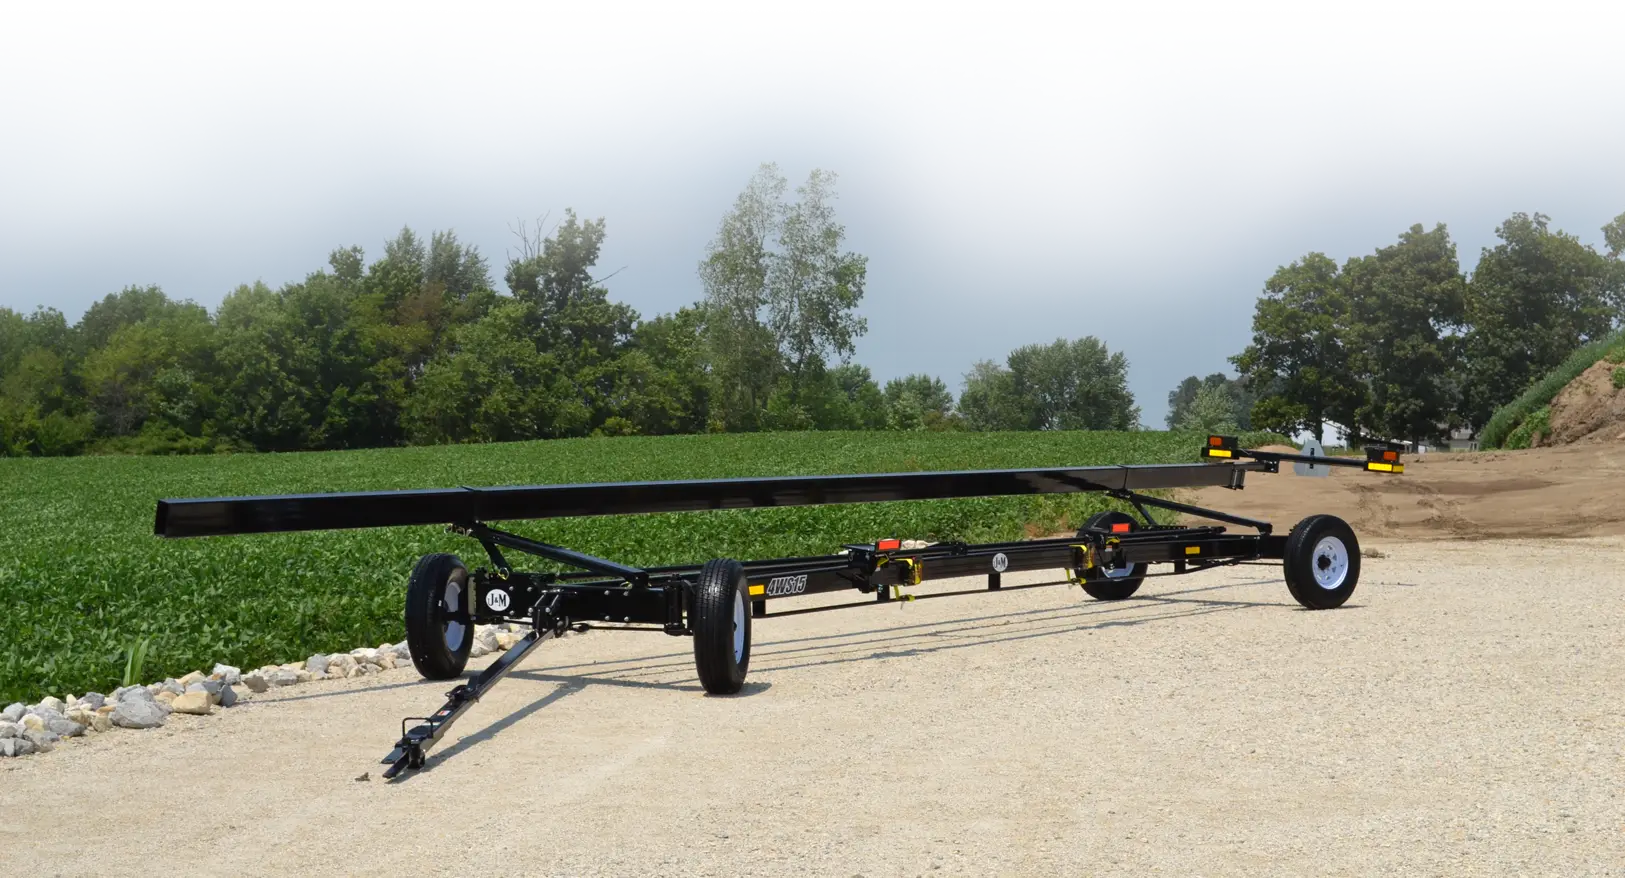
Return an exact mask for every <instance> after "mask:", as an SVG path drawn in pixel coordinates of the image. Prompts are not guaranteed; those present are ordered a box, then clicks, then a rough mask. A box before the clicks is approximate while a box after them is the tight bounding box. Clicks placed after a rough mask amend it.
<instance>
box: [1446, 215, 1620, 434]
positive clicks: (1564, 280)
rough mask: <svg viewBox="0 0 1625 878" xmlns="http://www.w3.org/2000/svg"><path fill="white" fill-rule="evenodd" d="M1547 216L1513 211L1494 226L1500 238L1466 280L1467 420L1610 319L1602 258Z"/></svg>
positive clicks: (1485, 412)
mask: <svg viewBox="0 0 1625 878" xmlns="http://www.w3.org/2000/svg"><path fill="white" fill-rule="evenodd" d="M1548 222H1549V218H1548V217H1546V216H1544V215H1542V214H1538V213H1537V214H1533V215H1531V214H1524V213H1517V214H1513V215H1512V216H1511V217H1510V218H1509V219H1507V220H1506V222H1503V223H1502V224H1501V225H1500V226H1499V227H1498V228H1497V229H1496V232H1495V233H1496V235H1497V236H1498V237H1499V238H1500V239H1501V243H1500V244H1497V245H1496V246H1494V247H1489V248H1486V249H1485V250H1484V252H1483V255H1482V256H1480V257H1479V261H1478V266H1477V267H1476V268H1475V269H1474V270H1473V274H1472V277H1471V279H1470V280H1469V282H1468V284H1467V291H1466V317H1467V321H1468V323H1469V324H1470V325H1471V327H1472V328H1471V329H1470V330H1469V331H1468V333H1467V335H1466V339H1465V345H1466V361H1467V368H1466V386H1465V388H1464V390H1465V392H1464V394H1463V397H1464V399H1463V404H1462V411H1463V414H1464V416H1465V419H1466V421H1467V422H1468V423H1469V424H1470V425H1472V426H1473V427H1474V428H1477V427H1480V426H1483V424H1484V423H1485V422H1486V421H1488V420H1489V417H1490V415H1491V414H1493V413H1494V411H1495V410H1496V409H1497V408H1498V407H1500V406H1502V405H1504V404H1505V403H1507V402H1509V401H1511V400H1512V399H1513V398H1514V397H1516V396H1517V395H1518V394H1519V393H1521V392H1522V391H1523V389H1524V388H1525V387H1527V386H1528V385H1529V384H1530V382H1532V381H1534V380H1536V379H1537V378H1539V377H1540V376H1541V375H1544V374H1545V373H1546V372H1548V371H1550V370H1551V369H1552V368H1554V367H1555V366H1556V365H1557V364H1558V363H1559V362H1561V361H1562V360H1563V358H1564V357H1566V356H1568V354H1569V352H1570V351H1573V350H1574V349H1575V348H1577V347H1579V346H1580V345H1582V344H1584V343H1585V342H1587V341H1589V340H1591V339H1595V338H1597V337H1599V336H1602V335H1604V334H1606V333H1607V332H1608V331H1609V330H1610V329H1612V327H1613V325H1614V319H1615V316H1616V312H1615V311H1614V309H1613V308H1611V307H1610V303H1609V302H1608V301H1607V296H1606V292H1607V289H1608V282H1609V279H1610V278H1611V277H1612V272H1613V269H1612V267H1611V266H1610V264H1609V261H1608V260H1607V259H1606V258H1605V257H1604V256H1603V255H1602V254H1600V253H1598V252H1596V251H1595V250H1593V249H1592V248H1591V247H1589V246H1587V245H1586V244H1583V243H1581V242H1580V240H1579V239H1577V238H1575V237H1574V236H1573V235H1569V234H1566V233H1564V232H1562V231H1555V230H1552V229H1550V228H1549V227H1548ZM1621 240H1625V238H1622V239H1621ZM1614 243H1615V241H1614V240H1610V242H1609V245H1610V247H1612V246H1613V244H1614Z"/></svg>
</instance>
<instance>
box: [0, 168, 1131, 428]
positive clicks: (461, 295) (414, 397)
mask: <svg viewBox="0 0 1625 878" xmlns="http://www.w3.org/2000/svg"><path fill="white" fill-rule="evenodd" d="M835 181H836V178H835V175H834V174H831V173H828V172H825V171H814V172H812V174H810V175H809V176H808V178H807V179H806V181H805V182H804V183H803V184H802V185H800V186H798V187H796V188H795V189H794V191H793V192H792V191H791V190H790V188H789V184H788V182H787V181H786V180H785V178H784V177H783V175H782V174H781V173H780V172H779V170H778V169H777V168H776V167H775V166H773V165H771V164H767V165H763V166H762V167H761V168H760V169H759V170H758V171H757V173H756V174H755V176H754V177H752V179H751V180H750V182H749V184H748V185H747V186H746V187H745V189H744V191H743V192H741V193H740V195H739V197H738V198H737V199H736V201H735V202H734V204H733V206H732V207H731V208H730V209H729V211H728V212H727V213H726V215H725V216H724V217H723V219H722V221H721V223H720V224H719V226H718V230H717V234H716V236H715V237H714V238H713V240H712V241H711V242H710V244H709V245H708V247H707V248H706V251H705V253H704V254H703V257H702V259H701V260H700V262H699V275H700V279H701V282H702V287H703V289H704V296H703V298H702V299H701V300H700V301H698V302H695V303H694V304H693V305H691V306H688V307H684V308H680V309H678V310H677V311H676V312H674V313H670V314H661V315H658V316H656V317H653V318H651V319H644V318H642V317H641V316H640V315H639V314H638V312H637V311H636V310H634V309H633V308H631V307H629V306H628V305H626V304H625V303H622V302H617V301H615V300H613V299H612V298H611V297H610V293H609V289H608V286H607V281H608V280H609V278H608V277H606V276H601V275H600V274H599V273H598V260H599V254H600V251H601V249H602V247H603V243H604V240H605V236H606V233H607V226H606V223H605V221H604V220H603V219H602V218H599V219H583V218H581V217H578V216H577V215H576V214H575V213H574V212H573V211H568V210H567V211H565V213H564V216H563V218H562V220H560V221H559V222H557V223H556V224H555V225H554V226H553V227H552V228H551V229H548V228H546V227H545V226H544V225H542V224H537V225H536V226H534V227H532V226H526V225H524V224H521V225H520V227H519V228H518V229H517V230H516V234H517V235H518V238H519V244H518V246H517V250H516V252H512V253H510V254H509V255H508V257H507V260H506V265H505V266H504V270H503V274H502V283H503V286H505V287H506V291H504V292H499V291H497V290H496V289H495V284H494V283H493V280H492V277H491V267H490V265H489V263H488V262H487V260H486V258H485V256H484V255H482V254H481V253H480V252H479V250H478V248H476V247H474V246H471V245H468V244H465V243H463V242H461V241H459V240H458V238H457V235H456V233H455V232H452V231H440V232H434V233H432V234H431V235H430V236H429V237H428V238H427V239H425V238H423V237H422V236H420V235H418V234H417V233H415V232H414V231H412V230H411V229H410V228H406V229H402V230H401V232H400V233H399V234H398V235H397V236H395V237H394V238H393V239H392V240H390V241H388V242H387V243H386V244H385V245H384V248H383V252H382V254H381V255H380V256H379V257H378V258H376V259H374V260H372V261H370V262H369V261H368V259H367V254H366V253H365V252H364V251H363V250H362V248H360V247H347V248H341V249H337V250H334V251H333V252H332V253H331V254H330V255H329V257H328V261H327V266H326V267H325V268H323V269H321V270H318V271H315V272H312V273H311V274H310V275H308V276H307V277H306V278H304V279H303V280H301V281H298V282H294V283H288V284H285V285H283V286H282V287H281V288H279V289H272V288H270V287H268V286H267V285H265V284H263V283H254V284H245V285H242V286H239V287H238V288H236V289H235V290H233V291H231V292H230V293H228V294H227V295H226V296H225V298H224V300H223V301H222V302H221V304H220V306H219V307H218V308H216V309H215V310H214V311H213V312H212V313H211V312H210V311H209V310H208V309H207V308H204V307H203V306H201V305H197V304H195V303H192V302H190V301H176V300H174V299H171V298H170V297H169V296H168V295H167V294H165V293H164V291H163V290H162V289H160V288H159V287H156V286H131V287H127V288H125V289H124V290H121V291H120V292H117V293H113V294H110V295H108V296H106V297H105V298H103V299H102V300H101V301H99V302H96V303H95V304H93V305H92V306H91V307H90V308H89V309H88V310H87V311H86V312H85V314H84V315H83V316H82V317H81V318H80V319H79V320H78V321H77V322H75V323H72V324H70V323H69V322H68V321H67V320H66V318H65V317H64V315H63V314H62V313H61V312H60V311H57V310H55V309H51V308H40V309H38V310H36V311H35V312H34V313H32V314H28V315H23V314H19V313H17V312H15V311H12V310H9V309H4V308H0V454H5V455H12V456H20V455H66V454H77V453H85V452H104V453H198V452H214V451H296V450H317V449H340V448H364V447H378V446H390V445H405V444H435V443H455V442H495V441H508V440H521V439H538V438H556V437H566V436H587V435H631V434H645V435H660V434H671V433H699V432H721V431H753V430H807V429H821V430H827V429H846V430H881V429H889V430H959V429H965V430H1016V429H1032V430H1037V429H1133V428H1134V427H1135V426H1137V424H1138V421H1139V409H1138V408H1137V407H1136V406H1135V404H1134V398H1133V395H1132V394H1130V393H1129V391H1128V389H1127V372H1128V363H1127V361H1126V359H1125V358H1124V357H1123V355H1122V354H1121V353H1112V352H1111V351H1109V350H1107V348H1106V346H1105V345H1104V344H1102V343H1101V342H1100V341H1099V340H1098V339H1095V338H1093V337H1087V338H1082V339H1073V340H1068V339H1058V340H1056V341H1055V342H1053V343H1050V344H1034V345H1029V346H1026V347H1022V348H1019V349H1017V350H1015V351H1013V352H1011V353H1010V355H1009V356H1008V357H1007V358H1006V361H1005V362H1004V363H995V362H990V361H989V362H981V363H977V364H975V365H974V366H973V367H972V369H971V371H970V373H969V374H967V375H966V376H965V379H964V383H963V387H962V390H961V393H960V394H959V396H958V399H957V400H956V398H955V395H954V393H953V392H952V391H951V390H950V389H949V388H948V386H947V385H946V383H944V382H943V381H942V380H941V379H940V378H937V377H934V376H930V375H925V374H915V375H908V376H905V377H902V378H896V379H892V380H890V381H887V382H886V383H885V384H884V385H881V384H880V383H879V382H877V381H875V379H874V378H873V376H872V373H871V372H870V371H869V369H867V368H865V367H863V366H862V365H859V364H857V363H854V362H852V361H851V356H852V354H853V350H854V343H855V341H856V340H857V339H858V338H860V337H861V336H862V335H863V334H864V333H865V332H866V330H867V326H866V324H865V322H864V320H863V318H862V317H861V316H860V315H859V314H858V313H857V309H858V306H859V304H860V303H861V301H862V299H863V296H864V293H865V282H866V278H867V260H866V259H865V257H863V256H862V255H860V254H857V253H854V252H851V251H850V250H847V249H846V248H845V229H844V227H843V226H842V225H841V224H840V222H839V221H838V219H837V217H836V215H835V210H834V201H835V197H836V196H835Z"/></svg>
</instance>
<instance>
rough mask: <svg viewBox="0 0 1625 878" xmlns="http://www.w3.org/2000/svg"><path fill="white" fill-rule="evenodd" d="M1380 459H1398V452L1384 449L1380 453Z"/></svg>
mask: <svg viewBox="0 0 1625 878" xmlns="http://www.w3.org/2000/svg"><path fill="white" fill-rule="evenodd" d="M1382 459H1383V460H1398V459H1399V452H1397V451H1384V452H1383V453H1382Z"/></svg>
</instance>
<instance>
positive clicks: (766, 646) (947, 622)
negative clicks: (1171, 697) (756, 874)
mask: <svg viewBox="0 0 1625 878" xmlns="http://www.w3.org/2000/svg"><path fill="white" fill-rule="evenodd" d="M1275 582H1277V580H1274V579H1268V580H1249V581H1247V582H1233V583H1224V584H1222V585H1211V586H1203V587H1200V588H1189V589H1182V590H1180V591H1172V592H1164V593H1162V594H1157V595H1143V596H1136V597H1134V598H1130V599H1129V600H1125V601H1110V602H1106V601H1101V602H1090V603H1087V604H1083V605H1080V606H1079V607H1077V608H1057V607H1047V608H1042V609H1033V610H1021V611H1017V612H1013V613H997V614H989V615H983V616H966V617H961V618H958V619H944V620H940V621H933V622H920V623H915V624H910V625H891V626H886V627H880V628H868V629H862V630H858V631H849V632H841V633H836V634H821V635H815V636H811V637H801V638H792V639H788V640H777V641H758V643H757V644H756V645H755V646H754V648H753V649H752V655H751V660H752V661H751V670H752V671H753V672H770V671H786V670H795V669H798V668H810V667H822V666H828V665H837V664H846V663H850V662H857V661H869V660H874V659H886V658H904V657H908V656H916V655H926V654H929V653H933V652H941V651H945V650H949V649H960V648H963V647H971V646H983V645H987V644H993V643H1003V642H1013V641H1019V640H1030V639H1033V638H1038V637H1051V636H1055V635H1060V634H1067V633H1071V632H1077V631H1085V632H1087V631H1092V630H1103V629H1107V628H1124V627H1133V626H1136V625H1144V624H1150V623H1156V622H1167V621H1173V620H1177V619H1183V618H1191V617H1195V616H1205V615H1208V614H1211V613H1218V612H1227V611H1234V610H1241V609H1251V608H1269V609H1279V608H1284V604H1283V603H1264V602H1258V601H1239V600H1224V599H1220V598H1215V597H1192V596H1193V595H1202V594H1205V593H1207V592H1213V591H1221V590H1225V589H1232V588H1238V587H1241V586H1248V585H1269V584H1272V583H1275ZM1058 584H1060V582H1055V583H1038V584H1034V585H1030V586H1021V587H1023V588H1032V587H1037V586H1039V585H1058ZM922 597H925V596H922ZM893 606H899V607H906V606H907V604H900V605H893ZM1151 607H1156V608H1158V609H1160V610H1162V611H1161V612H1152V613H1150V614H1145V613H1144V611H1145V610H1147V609H1148V608H1151ZM1137 610H1138V611H1141V614H1140V615H1129V614H1133V613H1134V612H1135V611H1137ZM903 612H906V610H903ZM1080 622H1082V624H1080ZM995 626H996V627H997V630H989V629H990V628H993V627H995ZM877 635H878V636H877ZM944 638H946V639H950V640H952V641H953V642H951V643H942V642H941V639H944ZM606 665H607V666H610V667H606ZM615 665H628V666H630V667H621V668H616V667H613V666H615ZM589 667H590V668H592V669H594V670H595V671H597V672H598V673H597V674H592V675H582V676H578V677H565V676H550V675H549V674H548V673H547V672H549V671H565V670H574V669H580V668H589ZM692 667H693V660H692V657H691V656H690V655H689V654H688V653H687V652H680V653H663V654H660V655H653V656H642V657H633V658H627V659H617V660H613V661H600V662H597V663H595V664H592V665H561V666H557V667H551V668H543V669H540V670H539V671H527V672H523V673H525V674H527V675H535V676H536V677H537V678H539V679H558V680H569V679H580V680H591V681H593V682H601V683H612V682H613V683H616V684H619V685H636V686H653V687H657V688H662V689H668V688H669V689H684V688H687V689H690V690H697V689H698V688H699V687H698V686H693V685H687V686H685V685H684V684H677V683H665V682H655V681H650V680H643V679H638V678H640V677H660V676H664V675H668V674H671V673H685V674H686V673H689V672H690V671H691V670H692ZM609 675H613V676H609Z"/></svg>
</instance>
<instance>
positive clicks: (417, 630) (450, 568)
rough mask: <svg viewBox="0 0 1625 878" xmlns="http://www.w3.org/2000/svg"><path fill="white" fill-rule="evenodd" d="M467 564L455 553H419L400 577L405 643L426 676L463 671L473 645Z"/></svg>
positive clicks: (434, 677) (448, 676)
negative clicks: (403, 590)
mask: <svg viewBox="0 0 1625 878" xmlns="http://www.w3.org/2000/svg"><path fill="white" fill-rule="evenodd" d="M470 597H471V596H470V593H469V587H468V568H466V567H464V566H463V562H462V561H459V560H457V556H455V555H445V554H436V555H424V556H423V557H422V558H420V559H418V566H416V567H414V568H412V578H411V579H409V580H407V583H406V648H407V649H409V650H411V652H412V664H414V665H417V669H418V673H420V674H422V675H423V676H425V677H427V678H428V679H430V680H449V679H451V678H452V677H455V676H457V675H458V674H461V673H462V672H463V666H464V665H466V664H468V652H469V650H470V649H472V648H473V646H474V621H473V618H472V617H471V616H470V615H469V611H468V608H469V600H470Z"/></svg>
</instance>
